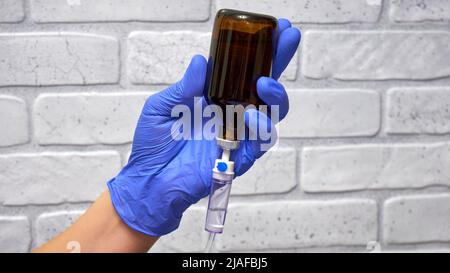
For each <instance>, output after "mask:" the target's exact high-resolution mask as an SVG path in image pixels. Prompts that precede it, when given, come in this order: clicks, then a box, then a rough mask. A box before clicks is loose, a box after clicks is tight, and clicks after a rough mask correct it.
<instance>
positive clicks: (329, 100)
mask: <svg viewBox="0 0 450 273" xmlns="http://www.w3.org/2000/svg"><path fill="white" fill-rule="evenodd" d="M288 95H289V104H290V108H289V113H288V115H287V116H286V119H285V120H283V121H282V122H281V123H280V128H279V135H280V136H281V137H349V136H372V135H375V134H376V133H377V132H378V130H379V128H380V115H381V114H380V109H381V106H380V96H379V94H378V93H377V92H375V91H370V90H357V89H353V90H352V89H342V90H337V89H335V90H333V89H317V90H312V89H311V90H291V91H290V92H288Z"/></svg>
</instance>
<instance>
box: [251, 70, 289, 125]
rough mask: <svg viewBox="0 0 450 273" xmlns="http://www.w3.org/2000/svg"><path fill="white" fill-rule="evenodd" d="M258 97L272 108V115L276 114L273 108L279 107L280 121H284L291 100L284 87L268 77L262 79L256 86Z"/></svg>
mask: <svg viewBox="0 0 450 273" xmlns="http://www.w3.org/2000/svg"><path fill="white" fill-rule="evenodd" d="M256 89H257V92H258V96H259V97H260V98H261V99H262V100H263V101H264V102H265V103H266V104H267V105H268V106H269V107H270V108H269V110H270V111H271V114H272V115H273V114H275V113H276V112H275V111H272V110H273V109H274V107H273V106H275V105H278V120H277V121H276V120H274V122H275V123H278V121H280V120H282V119H284V117H285V116H286V115H287V113H288V111H289V98H288V95H287V92H286V90H285V89H284V87H283V85H282V84H280V83H279V82H277V81H276V80H274V79H272V78H268V77H261V78H259V79H258V82H257V84H256Z"/></svg>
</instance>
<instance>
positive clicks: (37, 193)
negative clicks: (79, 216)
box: [0, 151, 121, 205]
mask: <svg viewBox="0 0 450 273" xmlns="http://www.w3.org/2000/svg"><path fill="white" fill-rule="evenodd" d="M120 163H121V162H120V155H119V153H117V152H114V151H98V152H44V153H22V154H19V153H18V154H1V155H0V204H3V205H29V204H58V203H62V202H84V201H93V200H95V198H96V197H97V196H98V195H99V194H100V193H101V191H102V190H104V189H105V188H106V182H107V181H108V180H109V179H110V178H112V177H114V176H115V175H116V173H117V172H118V171H119V170H120Z"/></svg>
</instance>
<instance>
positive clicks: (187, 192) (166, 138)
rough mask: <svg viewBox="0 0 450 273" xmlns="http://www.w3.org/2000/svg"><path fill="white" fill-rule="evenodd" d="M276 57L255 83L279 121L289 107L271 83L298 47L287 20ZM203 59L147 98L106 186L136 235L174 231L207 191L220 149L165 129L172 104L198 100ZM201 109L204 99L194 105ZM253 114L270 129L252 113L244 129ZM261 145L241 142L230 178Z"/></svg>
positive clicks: (259, 153)
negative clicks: (126, 153) (120, 164)
mask: <svg viewBox="0 0 450 273" xmlns="http://www.w3.org/2000/svg"><path fill="white" fill-rule="evenodd" d="M279 34H280V35H279V38H278V44H277V53H276V56H275V58H274V62H273V70H272V71H273V73H272V75H273V78H266V77H263V78H260V79H259V80H258V83H257V90H258V95H259V96H260V98H261V99H262V100H263V101H264V102H265V103H267V105H269V107H270V105H279V109H280V110H279V116H280V120H281V119H282V118H284V116H286V114H287V112H288V109H289V102H288V97H287V94H286V91H285V90H284V87H283V86H282V85H281V84H279V83H278V82H277V81H276V80H277V79H278V78H279V77H280V75H281V73H282V72H283V71H284V69H285V68H286V66H287V65H288V63H289V61H290V60H291V58H292V56H293V55H294V53H295V51H296V49H297V47H298V44H299V42H300V31H299V30H298V29H296V28H292V27H291V24H290V23H289V21H287V20H285V19H280V20H279ZM206 65H207V63H206V60H205V58H204V57H202V56H195V57H194V58H193V59H192V61H191V63H190V65H189V67H188V69H187V71H186V73H185V75H184V77H183V79H182V80H181V81H179V82H178V83H176V84H174V85H173V86H171V87H169V88H167V89H165V90H163V91H161V92H159V93H157V94H155V95H153V96H150V97H149V98H148V99H147V101H146V103H145V105H144V108H143V110H142V113H141V116H140V118H139V121H138V124H137V127H136V131H135V134H134V140H133V148H132V152H131V156H130V159H129V161H128V164H127V165H126V166H125V167H124V168H123V169H122V171H121V172H120V173H119V174H118V175H117V176H116V177H115V178H113V179H112V180H111V181H109V182H108V187H109V191H110V195H111V200H112V203H113V205H114V208H115V209H116V211H117V213H118V214H119V215H120V217H121V218H122V219H123V221H124V222H125V223H126V224H127V225H128V226H130V227H131V228H133V229H134V230H137V231H139V232H142V233H144V234H147V235H151V236H161V235H164V234H167V233H169V232H171V231H173V230H175V229H176V228H177V227H178V225H179V223H180V220H181V216H182V214H183V212H184V211H185V210H186V209H187V208H188V207H189V206H190V205H192V204H194V203H197V202H198V201H199V200H200V199H201V198H203V197H205V196H207V195H208V194H209V191H210V184H211V174H212V168H213V165H214V161H215V159H217V158H218V157H220V156H221V149H220V148H219V147H218V146H217V144H216V142H215V140H174V139H173V138H172V134H171V128H172V125H173V124H174V122H176V120H177V118H174V117H171V111H172V108H173V107H174V106H175V105H179V104H184V105H187V106H189V107H190V108H193V106H194V105H193V104H194V99H193V98H194V97H201V96H202V92H203V87H204V83H205V77H206ZM197 103H201V104H202V105H205V104H206V102H205V100H204V98H203V99H202V101H197ZM250 115H257V117H258V122H265V123H267V124H269V125H270V124H271V121H270V120H269V119H268V117H267V116H266V115H264V114H262V113H260V112H258V111H257V110H251V111H247V112H246V115H245V118H246V119H245V122H246V125H247V126H249V125H250V124H249V122H252V120H254V119H249V116H250ZM261 142H262V141H259V140H252V141H241V144H240V148H239V149H238V150H236V151H234V152H233V154H232V160H234V162H235V173H236V175H238V176H239V175H242V174H243V173H245V172H246V171H247V170H248V169H249V168H250V167H251V166H252V165H253V163H254V162H255V160H256V159H257V158H259V157H261V156H262V155H263V153H264V152H263V151H261V149H260V146H261V145H260V144H261Z"/></svg>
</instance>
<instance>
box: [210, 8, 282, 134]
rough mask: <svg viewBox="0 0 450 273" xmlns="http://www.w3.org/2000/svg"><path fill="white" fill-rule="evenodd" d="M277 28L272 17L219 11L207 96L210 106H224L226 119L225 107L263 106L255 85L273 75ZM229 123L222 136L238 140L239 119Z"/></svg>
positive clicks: (213, 39)
mask: <svg viewBox="0 0 450 273" xmlns="http://www.w3.org/2000/svg"><path fill="white" fill-rule="evenodd" d="M277 28H278V24H277V20H276V19H275V18H274V17H272V16H267V15H262V14H255V13H249V12H244V11H237V10H229V9H222V10H219V11H218V12H217V14H216V18H215V22H214V29H213V32H212V39H211V48H210V56H209V59H208V73H207V80H206V85H205V89H206V90H205V91H206V92H205V93H206V98H207V100H208V102H209V103H212V104H216V105H218V106H220V107H221V109H222V111H223V116H224V119H226V115H225V111H226V105H242V106H244V107H245V106H247V105H249V104H251V105H254V106H256V107H258V106H259V105H261V104H263V102H262V101H261V99H260V98H259V97H258V94H257V91H256V83H257V80H258V79H259V78H260V77H261V76H266V77H269V76H270V75H271V72H272V57H273V54H274V48H275V45H274V43H275V40H276V36H275V35H276V33H277ZM236 118H237V116H236V115H235V116H234V119H236ZM227 124H230V120H224V128H223V129H222V132H221V133H220V134H219V137H222V138H223V139H228V140H237V130H236V124H237V120H235V121H234V127H233V126H231V127H230V125H227Z"/></svg>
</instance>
